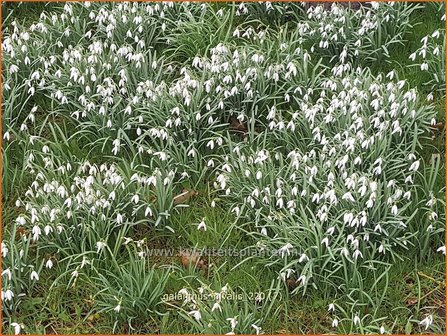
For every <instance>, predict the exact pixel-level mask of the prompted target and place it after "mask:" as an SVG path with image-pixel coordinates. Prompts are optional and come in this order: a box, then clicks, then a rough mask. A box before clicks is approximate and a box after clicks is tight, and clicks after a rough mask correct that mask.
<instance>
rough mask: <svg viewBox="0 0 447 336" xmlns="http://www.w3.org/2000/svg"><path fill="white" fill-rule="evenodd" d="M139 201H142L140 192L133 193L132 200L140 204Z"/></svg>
mask: <svg viewBox="0 0 447 336" xmlns="http://www.w3.org/2000/svg"><path fill="white" fill-rule="evenodd" d="M139 201H140V196H138V194H135V195H133V197H132V202H134V203H135V204H138V202H139Z"/></svg>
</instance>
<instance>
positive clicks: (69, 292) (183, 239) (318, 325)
mask: <svg viewBox="0 0 447 336" xmlns="http://www.w3.org/2000/svg"><path fill="white" fill-rule="evenodd" d="M2 6H3V18H4V20H5V19H6V22H10V19H11V17H15V18H17V19H18V20H19V21H22V22H25V21H26V22H30V23H31V22H35V21H36V20H38V17H39V15H40V13H41V11H42V10H50V9H51V7H52V5H48V6H44V5H42V4H38V3H29V4H27V3H22V4H15V3H4V4H2ZM54 6H56V7H57V5H54ZM435 14H436V13H435V12H434V9H433V10H428V11H427V10H421V11H419V12H417V13H415V14H414V15H413V17H412V22H413V23H416V22H422V23H421V24H417V25H416V24H415V26H414V28H413V29H412V30H411V32H409V33H408V34H407V35H406V36H405V38H406V39H407V42H406V43H405V45H403V46H396V47H394V48H393V49H391V50H390V55H391V57H390V62H388V63H385V62H383V63H380V64H373V65H372V70H373V71H374V72H375V73H377V74H378V73H380V72H383V73H387V72H388V71H390V70H391V69H396V70H397V71H398V74H399V77H400V78H406V79H407V80H409V82H410V83H411V85H412V86H415V87H417V88H418V91H419V92H422V93H423V95H426V94H428V93H429V91H427V89H426V87H425V86H424V83H425V82H426V81H427V78H425V77H424V76H420V75H419V73H416V72H415V71H413V70H412V69H411V68H409V67H408V65H409V64H410V61H409V59H408V56H407V55H409V53H410V52H411V51H413V50H414V49H416V48H417V47H418V46H419V45H420V39H421V37H423V36H425V35H426V34H427V33H428V32H431V31H433V30H434V29H435V27H436V23H435V22H434V21H433V20H432V18H433V16H434V15H435ZM433 103H434V104H435V106H436V108H437V110H438V119H437V121H439V122H445V96H442V95H435V97H434V102H433ZM444 134H445V133H444V131H439V132H436V133H434V134H433V135H432V138H431V139H429V140H427V141H426V143H425V145H424V148H422V149H421V154H422V155H423V156H424V157H425V161H426V162H427V163H428V161H429V159H430V158H431V155H432V154H434V153H438V154H440V155H441V157H442V158H443V160H444V154H445V146H444V143H445V135H444ZM10 151H11V152H14V149H13V148H11V149H10ZM70 151H71V152H72V153H76V152H78V153H79V155H81V156H89V155H87V153H83V152H82V146H81V145H77V144H76V143H72V144H71V148H70ZM15 153H16V155H17V156H18V157H20V154H19V153H17V152H15ZM90 155H91V154H90ZM8 167H11V169H16V170H17V180H15V181H8V182H10V183H11V184H13V185H14V187H11V190H14V192H15V194H12V195H11V194H10V195H4V198H3V214H2V215H3V216H2V218H3V230H4V232H3V234H4V235H8V234H9V232H8V222H10V221H12V220H13V219H15V218H16V217H17V215H18V212H19V211H20V209H17V208H15V207H14V206H13V202H14V200H15V198H16V196H17V195H19V194H21V193H22V192H23V190H25V189H26V188H27V186H28V185H29V183H30V181H29V180H28V179H27V178H26V177H25V175H26V174H25V172H23V169H22V167H21V166H20V160H17V161H14V158H11V162H10V163H9V164H8ZM444 186H445V176H444V174H442V175H441V176H440V178H439V179H438V181H437V188H438V189H442V188H443V187H444ZM198 189H199V195H198V196H196V197H193V198H192V199H191V201H190V202H189V203H190V207H189V208H186V209H183V210H181V212H180V214H179V215H178V216H175V217H174V218H173V220H172V222H171V223H170V225H171V227H172V228H173V229H175V232H176V234H175V235H172V234H170V233H166V232H160V231H158V230H153V229H148V228H141V229H140V230H139V229H138V228H137V229H136V231H137V235H139V236H140V237H145V238H146V239H147V241H148V243H150V244H151V245H152V246H156V247H160V248H173V249H176V248H181V247H183V248H185V247H197V248H201V247H206V246H221V247H238V248H243V247H245V246H249V245H250V242H249V241H248V238H246V236H244V235H243V233H242V232H240V231H234V234H233V235H231V239H230V240H227V241H225V242H223V241H222V238H221V237H223V236H224V235H225V233H226V232H227V231H228V230H231V229H232V224H233V221H234V217H233V216H232V215H231V214H229V211H228V209H227V208H225V206H219V205H218V206H217V207H210V206H209V204H210V197H209V196H207V186H200V188H198ZM203 218H206V222H207V228H208V229H207V231H206V232H204V233H202V232H199V231H198V230H197V223H198V222H200V220H201V219H203ZM152 258H153V262H154V264H162V263H172V264H176V265H179V268H178V269H177V270H176V271H174V272H173V273H172V274H171V275H170V281H169V282H168V289H167V292H168V293H169V292H170V293H175V292H177V291H178V290H179V289H180V288H182V287H183V286H184V285H185V283H188V282H189V283H190V284H191V283H194V284H197V285H198V284H199V280H207V281H208V282H211V283H212V282H215V283H216V284H217V283H219V284H220V283H221V284H223V285H224V284H225V282H228V283H232V284H233V286H234V287H240V288H243V289H245V290H246V291H248V292H258V291H265V290H266V289H268V288H269V286H270V283H269V280H268V279H270V278H272V277H273V275H272V274H273V273H272V274H270V275H269V272H270V271H269V269H265V268H261V267H259V266H258V265H256V264H255V263H253V264H250V263H246V264H243V265H241V266H239V267H236V268H235V266H237V265H238V264H239V262H240V260H239V259H238V258H234V257H233V258H231V257H213V258H211V259H210V260H208V262H209V264H210V265H212V267H210V274H205V273H199V274H197V271H196V270H194V269H183V268H182V267H180V260H179V259H178V258H173V257H152ZM161 258H164V259H161ZM398 265H399V266H398V267H397V268H394V269H393V271H392V272H391V274H390V275H389V279H388V281H386V282H385V281H383V283H381V284H380V287H379V288H378V290H379V291H383V292H386V293H387V297H388V300H389V301H390V302H389V304H384V305H383V315H389V316H392V317H393V318H392V320H393V319H394V321H395V324H396V325H399V328H398V329H397V330H395V332H398V333H402V334H404V333H418V332H420V331H422V330H421V329H420V327H419V326H418V325H417V324H415V323H414V321H413V320H414V318H415V317H416V316H420V315H421V313H427V312H428V311H429V312H430V313H434V314H435V318H436V319H439V320H440V319H444V316H445V287H444V267H445V263H444V258H443V257H442V256H438V257H437V258H435V259H433V260H430V261H424V262H422V263H421V262H419V258H418V256H416V255H415V256H411V255H409V256H408V258H407V259H405V260H403V261H402V262H399V263H398ZM56 267H58V266H56ZM57 273H58V272H48V274H45V273H42V274H41V279H42V280H43V281H42V282H40V283H39V286H36V287H35V288H33V289H32V295H31V297H32V298H33V299H31V300H27V301H26V304H24V305H23V306H22V307H21V313H20V316H17V317H16V318H17V319H18V320H20V321H22V322H23V323H24V324H25V325H26V326H27V330H26V332H28V333H31V334H37V333H59V334H68V333H75V334H81V333H89V334H95V333H108V332H110V325H111V324H113V322H112V321H110V320H108V318H107V317H106V316H105V315H103V314H102V313H95V314H88V313H87V312H89V311H90V310H91V307H92V300H93V298H92V295H93V294H94V288H89V287H88V285H83V286H79V287H70V288H67V287H66V284H65V283H58V282H56V283H54V280H55V279H54V274H57ZM51 285H53V289H52V291H51V295H49V296H47V295H46V294H47V292H46V291H47V289H48V288H49V287H50V286H51ZM196 287H197V286H196ZM282 295H283V296H284V300H288V301H289V302H290V306H289V308H288V309H286V305H284V304H283V302H284V301H280V302H279V303H278V307H277V311H278V313H277V315H276V317H277V318H276V319H274V321H272V322H271V324H270V325H264V327H263V328H264V331H265V332H266V333H287V334H291V333H292V334H293V333H299V334H301V333H303V334H304V333H310V334H317V333H328V332H331V331H332V329H331V322H332V319H331V317H330V315H329V314H328V312H327V307H328V304H330V303H331V301H330V300H329V299H328V298H325V297H322V295H320V294H319V293H318V291H312V292H311V294H310V295H306V296H305V297H297V296H295V297H293V298H291V297H289V295H288V293H287V291H283V292H282ZM397 302H398V303H399V306H400V307H401V308H400V309H398V310H396V309H395V308H394V307H396V303H397ZM421 309H425V310H428V311H427V312H426V311H422V312H421ZM165 313H166V314H165V315H164V316H162V317H156V318H154V320H153V321H152V323H150V322H147V323H146V324H143V325H136V326H135V328H136V330H134V331H132V332H136V333H165V334H170V333H179V332H185V328H186V326H181V324H179V323H180V322H178V317H177V315H176V312H175V311H173V310H172V309H170V308H169V307H167V308H166V311H165ZM271 320H273V319H271ZM118 332H120V333H124V332H129V330H127V329H125V328H124V327H123V328H122V329H118Z"/></svg>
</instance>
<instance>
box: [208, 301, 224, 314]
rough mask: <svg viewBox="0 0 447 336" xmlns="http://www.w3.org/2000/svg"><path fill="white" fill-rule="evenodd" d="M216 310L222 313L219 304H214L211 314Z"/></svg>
mask: <svg viewBox="0 0 447 336" xmlns="http://www.w3.org/2000/svg"><path fill="white" fill-rule="evenodd" d="M216 309H218V310H219V311H222V308H221V307H220V304H219V302H216V303H215V304H214V305H213V307H212V308H211V312H213V311H215V310H216Z"/></svg>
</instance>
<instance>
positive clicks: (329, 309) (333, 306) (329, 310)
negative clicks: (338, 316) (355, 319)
mask: <svg viewBox="0 0 447 336" xmlns="http://www.w3.org/2000/svg"><path fill="white" fill-rule="evenodd" d="M327 311H328V312H332V311H335V305H334V304H333V303H330V304H329V307H328V309H327Z"/></svg>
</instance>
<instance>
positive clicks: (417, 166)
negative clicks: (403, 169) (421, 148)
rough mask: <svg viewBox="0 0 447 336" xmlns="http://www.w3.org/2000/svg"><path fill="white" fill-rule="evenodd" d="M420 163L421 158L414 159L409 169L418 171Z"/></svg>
mask: <svg viewBox="0 0 447 336" xmlns="http://www.w3.org/2000/svg"><path fill="white" fill-rule="evenodd" d="M419 164H420V162H419V160H417V161H414V162H413V163H412V164H411V166H410V168H409V169H408V170H409V171H417V170H418V168H419Z"/></svg>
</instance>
